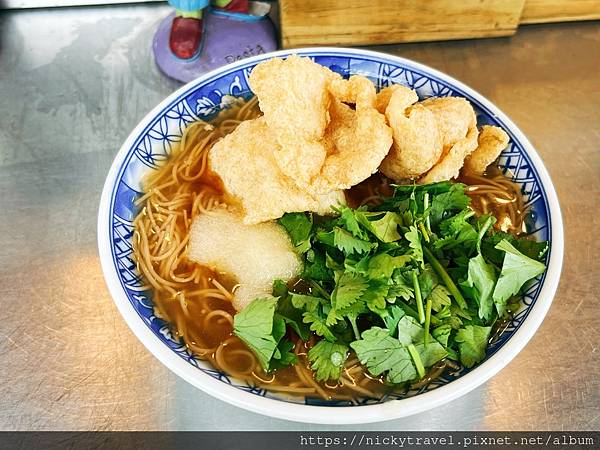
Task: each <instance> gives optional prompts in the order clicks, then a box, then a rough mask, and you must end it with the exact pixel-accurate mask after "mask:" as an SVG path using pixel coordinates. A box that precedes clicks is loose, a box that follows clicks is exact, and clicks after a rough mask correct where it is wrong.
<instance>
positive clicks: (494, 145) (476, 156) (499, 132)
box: [463, 125, 509, 175]
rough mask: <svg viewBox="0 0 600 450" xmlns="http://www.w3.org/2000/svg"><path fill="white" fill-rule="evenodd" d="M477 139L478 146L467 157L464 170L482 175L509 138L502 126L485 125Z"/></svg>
mask: <svg viewBox="0 0 600 450" xmlns="http://www.w3.org/2000/svg"><path fill="white" fill-rule="evenodd" d="M477 141H478V145H477V148H476V149H475V151H474V152H473V153H471V154H470V155H469V156H468V157H467V159H465V165H464V167H463V170H464V171H465V172H466V173H471V174H474V175H482V174H483V172H485V169H486V168H487V166H489V165H490V164H491V163H493V162H494V161H495V160H496V158H498V156H500V153H502V150H504V149H505V148H506V146H507V145H508V141H509V138H508V134H506V132H505V131H504V130H503V129H502V128H498V127H493V126H490V125H484V126H483V127H482V128H481V131H480V132H479V138H478V139H477Z"/></svg>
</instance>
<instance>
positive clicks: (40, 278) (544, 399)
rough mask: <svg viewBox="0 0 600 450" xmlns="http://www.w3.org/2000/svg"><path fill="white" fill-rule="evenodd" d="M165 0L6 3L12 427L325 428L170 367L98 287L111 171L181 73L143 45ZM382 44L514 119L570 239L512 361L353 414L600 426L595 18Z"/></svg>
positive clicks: (3, 368)
mask: <svg viewBox="0 0 600 450" xmlns="http://www.w3.org/2000/svg"><path fill="white" fill-rule="evenodd" d="M169 11H170V9H169V7H168V6H166V5H143V6H141V5H138V6H121V7H102V8H76V9H56V10H36V11H11V12H3V13H2V14H1V15H0V23H1V26H0V79H1V80H2V82H1V83H0V98H1V99H2V102H0V193H1V194H2V195H0V210H1V211H2V212H3V215H2V220H0V249H2V250H1V251H0V302H1V304H2V312H3V318H2V320H1V321H0V380H2V383H0V429H2V430H12V429H36V430H39V429H46V430H47V429H79V430H83V429H92V430H103V429H128V430H143V429H223V430H231V429H259V430H260V429H299V430H300V429H303V430H318V429H324V428H328V427H320V426H318V425H302V424H290V423H286V422H282V421H279V420H276V419H270V418H266V417H260V416H257V415H254V414H251V413H248V412H245V411H242V410H240V409H238V408H236V407H233V406H230V405H227V404H225V403H223V402H220V401H219V400H218V399H213V398H212V397H209V396H208V395H206V394H204V393H202V392H200V391H198V390H196V389H195V388H193V387H191V386H190V385H188V384H187V383H185V382H183V381H181V380H178V379H177V378H176V377H175V376H174V375H173V374H171V373H170V372H168V371H167V369H165V368H164V367H162V365H160V364H159V363H158V362H157V361H156V360H155V359H154V358H153V357H152V356H151V355H150V354H149V353H148V352H147V351H146V350H145V349H144V348H143V346H142V345H141V344H140V343H139V342H138V341H137V339H136V338H135V337H134V336H133V335H132V333H131V332H130V331H129V330H128V328H127V327H126V325H125V323H124V321H123V320H122V319H121V317H120V316H119V314H118V312H117V310H116V308H115V307H114V306H113V303H112V301H111V299H110V296H109V294H108V291H107V289H106V287H105V285H104V280H103V278H102V274H101V271H100V264H99V261H98V257H97V250H96V214H97V207H98V200H99V197H100V191H101V188H102V184H103V181H104V178H105V176H106V172H107V171H108V168H109V167H110V164H111V162H112V158H113V156H114V155H115V153H116V152H117V150H118V148H119V147H120V145H121V143H122V142H123V140H124V139H125V138H126V136H127V135H128V134H129V132H130V131H131V130H132V129H133V127H134V126H135V125H136V124H137V123H138V121H139V120H140V119H141V118H142V117H143V116H144V115H145V114H146V112H147V111H149V110H150V109H151V108H152V107H154V106H155V105H156V104H157V103H159V102H160V100H162V99H163V98H164V97H166V96H167V95H168V94H169V93H171V92H172V91H174V90H175V89H176V88H177V87H178V86H179V84H178V83H175V82H173V81H170V80H168V79H166V78H164V77H163V76H162V75H161V74H160V73H159V72H158V70H157V69H156V67H155V66H154V63H153V59H152V55H151V48H150V43H151V39H152V35H153V33H154V31H155V29H156V26H157V25H158V23H159V22H160V20H161V19H162V18H163V17H164V16H165V15H167V14H168V13H169ZM378 50H383V51H387V52H391V53H396V54H398V55H400V56H404V57H407V58H412V59H415V60H417V61H420V62H424V63H426V64H429V65H431V66H433V67H435V68H437V69H440V70H442V71H445V72H447V73H449V74H450V75H453V76H455V77H456V78H458V79H460V80H461V81H464V82H466V83H467V84H469V85H471V86H472V87H474V88H475V89H477V90H479V91H480V92H481V93H482V94H484V95H486V96H487V97H488V98H490V99H491V100H492V101H494V102H495V103H496V104H498V105H499V106H500V108H501V109H503V110H504V111H505V112H506V113H508V115H509V116H511V117H512V118H513V119H514V120H515V122H516V123H517V124H518V125H519V126H520V127H521V128H522V129H523V131H524V132H525V133H526V134H527V135H528V136H529V137H530V139H531V141H532V142H533V144H534V145H536V146H537V148H538V151H539V152H540V154H541V156H542V158H543V159H544V162H545V164H546V166H547V167H548V169H549V171H550V173H551V175H552V176H553V180H554V182H555V183H556V188H557V191H558V195H559V198H560V200H561V206H562V208H563V212H564V216H565V217H564V219H565V230H566V241H567V242H566V244H567V245H566V254H565V261H564V269H563V279H562V282H561V285H560V287H559V290H558V295H557V298H556V299H555V301H554V303H553V305H552V308H551V310H550V312H549V314H548V316H547V318H546V320H545V322H544V323H543V325H542V326H541V328H540V329H539V331H538V332H537V333H536V335H535V336H534V338H533V339H532V341H531V343H530V344H529V345H528V346H527V347H526V348H525V350H523V352H521V353H520V354H519V356H518V357H517V358H516V359H515V360H514V361H513V362H512V363H511V364H510V365H509V366H508V367H507V368H506V369H504V370H503V371H502V372H500V373H499V374H498V375H497V376H495V377H494V378H493V379H492V380H491V381H490V382H488V383H487V384H486V385H484V386H482V387H480V388H479V389H476V390H475V391H473V392H471V393H469V394H468V395H466V396H464V397H462V398H460V399H458V400H455V401H454V402H452V403H450V404H448V405H447V406H444V407H443V408H440V409H439V410H435V409H434V410H432V411H429V412H426V413H423V414H420V415H418V416H414V417H408V418H406V419H402V420H397V421H392V422H386V423H382V424H373V425H369V426H362V427H359V428H361V429H365V430H369V429H371V430H413V429H422V428H424V429H440V430H444V429H454V430H456V429H463V430H473V429H498V430H538V429H573V430H577V429H588V430H589V429H598V427H599V426H600V377H598V375H597V374H598V373H599V372H600V358H599V357H598V355H599V352H600V348H599V345H600V344H598V342H600V327H598V326H597V324H598V323H599V319H600V308H598V303H597V299H598V292H600V281H599V280H598V274H599V273H600V261H599V259H598V257H597V254H598V251H599V250H600V248H599V246H598V241H597V240H595V236H594V233H595V231H596V230H597V229H598V228H599V227H600V220H599V219H598V217H600V216H598V215H597V214H593V212H592V209H591V207H590V206H591V205H594V204H596V203H597V198H598V197H599V196H600V185H599V184H598V183H596V182H595V180H596V179H597V175H598V173H600V157H599V153H598V142H597V141H598V138H597V133H596V132H595V131H594V130H595V128H594V127H595V126H596V124H598V123H600V80H599V79H598V77H597V75H596V74H597V70H598V64H599V61H600V26H599V25H598V24H597V23H585V24H584V23H581V24H572V25H560V26H539V27H533V28H527V29H523V30H521V31H520V33H519V35H518V36H516V37H514V38H511V39H500V40H483V41H476V42H475V41H469V42H448V43H434V44H411V45H401V46H387V47H381V48H379V49H378ZM557 55H564V57H561V58H557ZM595 133H596V134H595ZM449 412H451V413H450V414H449ZM356 428H357V427H336V429H341V430H342V429H356Z"/></svg>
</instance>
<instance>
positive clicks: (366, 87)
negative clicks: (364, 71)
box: [329, 75, 377, 110]
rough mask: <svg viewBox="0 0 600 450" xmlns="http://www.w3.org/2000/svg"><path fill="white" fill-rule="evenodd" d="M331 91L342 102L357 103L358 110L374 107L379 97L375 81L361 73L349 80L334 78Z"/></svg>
mask: <svg viewBox="0 0 600 450" xmlns="http://www.w3.org/2000/svg"><path fill="white" fill-rule="evenodd" d="M329 91H330V92H331V94H333V96H334V97H335V98H336V99H337V100H339V101H340V102H343V103H350V104H355V105H356V109H357V110H359V109H371V108H374V105H375V98H376V97H377V92H376V91H375V86H374V85H373V82H372V81H371V80H369V79H368V78H365V77H363V76H361V75H352V76H351V77H350V78H349V79H348V80H343V79H341V78H340V79H333V80H331V81H330V82H329Z"/></svg>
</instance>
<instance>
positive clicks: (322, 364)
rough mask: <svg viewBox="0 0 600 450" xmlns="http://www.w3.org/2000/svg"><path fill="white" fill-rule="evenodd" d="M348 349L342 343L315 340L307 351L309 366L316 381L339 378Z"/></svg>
mask: <svg viewBox="0 0 600 450" xmlns="http://www.w3.org/2000/svg"><path fill="white" fill-rule="evenodd" d="M348 350H349V349H348V347H347V346H346V345H344V344H339V343H334V342H328V341H325V340H323V341H319V342H317V344H316V345H315V346H314V347H313V348H311V349H310V350H309V351H308V360H309V361H310V368H311V369H312V370H314V371H315V378H316V379H317V381H326V380H336V381H337V380H339V378H340V375H341V374H342V369H343V367H344V363H345V362H346V359H347V358H348Z"/></svg>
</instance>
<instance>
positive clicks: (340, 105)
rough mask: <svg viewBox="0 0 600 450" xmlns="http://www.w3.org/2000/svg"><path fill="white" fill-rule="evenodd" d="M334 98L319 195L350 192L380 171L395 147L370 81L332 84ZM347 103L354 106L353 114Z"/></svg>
mask: <svg viewBox="0 0 600 450" xmlns="http://www.w3.org/2000/svg"><path fill="white" fill-rule="evenodd" d="M330 90H331V92H332V93H333V95H334V96H335V99H334V100H333V102H332V104H331V107H330V117H331V122H330V124H329V126H328V127H327V130H326V132H325V138H324V142H325V143H326V147H327V148H328V155H327V158H326V159H325V163H324V165H323V168H322V170H321V174H320V176H319V177H317V178H316V180H315V183H314V185H313V186H314V188H315V190H316V191H317V192H321V191H324V190H325V191H327V190H333V189H348V188H350V187H352V186H354V185H355V184H358V183H360V182H361V181H363V180H365V179H367V178H368V177H369V176H371V175H372V174H373V173H375V172H376V171H377V168H378V167H379V165H380V164H381V161H382V160H383V158H384V157H385V155H387V153H388V151H389V149H390V146H391V145H392V132H391V130H390V128H389V127H388V126H387V124H386V122H385V117H384V116H383V114H380V113H379V112H378V111H377V110H376V109H375V107H374V103H375V87H374V86H373V83H372V82H371V81H369V80H368V79H367V78H364V77H361V76H353V77H350V79H349V80H348V81H346V80H337V81H334V82H332V83H331V86H330ZM346 103H350V104H354V105H355V109H354V110H353V109H352V108H351V107H350V106H348V105H347V104H346Z"/></svg>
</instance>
